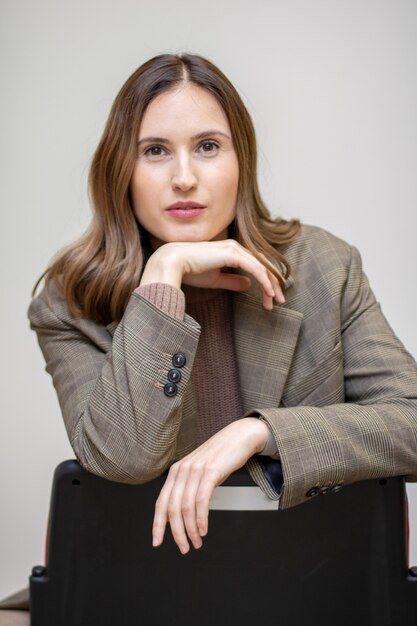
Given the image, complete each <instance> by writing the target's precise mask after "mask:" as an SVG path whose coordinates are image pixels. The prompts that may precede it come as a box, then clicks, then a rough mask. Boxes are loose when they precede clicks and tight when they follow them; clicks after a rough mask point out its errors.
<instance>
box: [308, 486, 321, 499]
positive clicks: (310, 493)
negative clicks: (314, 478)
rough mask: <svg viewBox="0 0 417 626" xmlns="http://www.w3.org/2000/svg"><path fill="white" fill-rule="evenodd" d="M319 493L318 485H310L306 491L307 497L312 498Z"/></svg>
mask: <svg viewBox="0 0 417 626" xmlns="http://www.w3.org/2000/svg"><path fill="white" fill-rule="evenodd" d="M319 493H320V487H312V488H311V489H309V490H308V491H307V493H306V496H307V498H314V496H318V494H319Z"/></svg>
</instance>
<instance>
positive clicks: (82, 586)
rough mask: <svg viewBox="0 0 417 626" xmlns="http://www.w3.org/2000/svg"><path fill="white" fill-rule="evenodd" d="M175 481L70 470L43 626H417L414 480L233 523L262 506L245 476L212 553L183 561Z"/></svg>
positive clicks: (35, 591) (370, 485)
mask: <svg viewBox="0 0 417 626" xmlns="http://www.w3.org/2000/svg"><path fill="white" fill-rule="evenodd" d="M165 478H166V475H164V476H161V477H160V478H158V479H156V480H154V481H152V482H150V483H147V484H144V485H135V486H132V485H125V484H120V483H113V482H110V481H106V480H103V479H100V478H98V477H96V476H93V475H92V474H89V473H87V472H85V471H84V470H83V469H81V467H80V466H79V465H78V463H76V462H75V461H66V462H64V463H61V464H60V465H59V466H58V467H57V469H56V471H55V475H54V480H53V489H52V498H51V508H50V523H49V530H48V544H47V563H46V566H45V567H43V566H40V567H39V566H38V567H35V568H34V570H33V573H32V576H31V578H30V593H31V616H32V617H31V620H32V621H31V624H32V626H58V625H59V626H133V625H134V626H138V625H139V626H140V625H143V626H162V625H164V626H166V625H167V624H174V625H175V626H176V625H178V626H191V625H193V626H196V625H197V624H198V626H223V625H225V626H234V625H236V626H246V625H248V626H249V625H250V626H253V624H255V623H261V624H271V625H272V624H282V625H285V626H300V625H308V626H316V625H317V626H345V625H346V626H352V624H358V626H368V625H372V626H411V625H413V626H416V625H417V578H413V577H412V575H411V574H412V572H411V573H410V572H409V571H408V565H407V554H406V552H407V547H406V496H405V486H404V481H403V479H401V478H391V479H388V480H373V481H364V482H361V483H356V484H354V485H348V486H345V487H344V488H343V489H342V490H341V491H340V492H338V493H337V494H328V495H327V496H326V497H322V496H318V497H317V498H314V499H312V500H311V501H309V502H308V503H306V504H303V505H301V506H298V507H295V508H293V509H288V510H285V511H278V510H277V509H276V507H275V508H273V509H270V510H268V509H263V510H222V508H224V507H223V505H222V501H223V499H224V495H225V494H226V501H228V502H230V501H231V500H233V498H236V494H237V498H238V501H240V502H241V503H242V501H244V502H246V496H244V497H242V494H244V493H246V495H248V494H249V495H250V494H251V493H252V494H255V495H256V494H257V496H259V494H260V490H259V488H258V487H256V486H254V483H253V482H252V479H251V478H250V476H249V474H248V473H247V472H246V470H244V469H242V470H239V471H238V472H236V473H234V474H232V475H231V476H230V477H229V478H228V479H227V481H226V482H225V483H224V485H223V486H222V487H219V488H217V489H218V491H217V493H216V495H215V497H213V502H214V508H213V509H212V510H211V511H210V515H209V532H208V535H207V537H206V538H205V539H204V545H203V547H202V548H201V549H200V550H194V549H193V548H191V551H190V552H189V553H188V554H187V555H184V556H183V555H181V554H180V552H179V550H178V548H177V546H176V545H175V544H174V542H173V540H172V537H171V534H170V530H169V528H167V531H166V533H165V540H164V543H163V544H162V546H160V547H159V548H152V545H151V528H152V520H153V514H154V505H155V501H156V498H157V496H158V494H159V491H160V489H161V488H162V485H163V483H164V480H165ZM227 489H230V491H229V492H227V491H226V490H227ZM250 490H252V491H250ZM228 493H230V494H231V495H230V497H227V494H228ZM239 494H240V496H239ZM263 498H266V497H264V496H263V494H260V497H258V501H259V502H260V503H261V504H260V507H259V508H261V509H262V508H263V506H262V499H263ZM256 499H257V498H256V497H255V498H254V501H255V502H256ZM249 500H251V498H250V497H249ZM253 506H255V508H256V507H257V505H256V503H255V505H252V504H251V503H250V502H249V504H247V502H246V504H243V505H241V504H238V505H237V508H238V509H239V508H240V509H242V508H243V509H251V508H253Z"/></svg>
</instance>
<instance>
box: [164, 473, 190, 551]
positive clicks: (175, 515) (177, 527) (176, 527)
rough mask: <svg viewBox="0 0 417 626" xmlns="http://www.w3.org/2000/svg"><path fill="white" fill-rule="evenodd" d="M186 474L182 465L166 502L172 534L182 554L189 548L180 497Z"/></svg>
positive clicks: (182, 492) (181, 496)
mask: <svg viewBox="0 0 417 626" xmlns="http://www.w3.org/2000/svg"><path fill="white" fill-rule="evenodd" d="M187 474H188V468H187V467H185V468H184V466H183V468H180V470H179V472H178V474H177V477H176V481H175V485H174V487H173V488H172V491H171V494H170V498H169V502H168V519H169V524H170V526H171V532H172V536H173V538H174V541H175V543H176V544H177V546H178V547H179V549H180V551H181V552H182V554H186V553H187V552H188V551H189V549H190V546H189V543H188V540H187V535H186V533H185V528H184V520H183V516H182V498H183V494H184V489H185V484H186V479H187Z"/></svg>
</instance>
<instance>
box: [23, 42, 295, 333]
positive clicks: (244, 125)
mask: <svg viewBox="0 0 417 626" xmlns="http://www.w3.org/2000/svg"><path fill="white" fill-rule="evenodd" d="M182 81H188V82H191V83H194V84H195V85H198V86H200V87H203V88H204V89H207V90H208V91H209V92H210V93H211V94H213V96H214V97H215V98H216V100H217V101H218V102H219V104H220V106H221V107H222V109H223V110H224V112H225V114H226V116H227V119H228V121H229V125H230V129H231V134H232V139H233V144H234V148H235V151H236V154H237V158H238V164H239V184H238V194H237V208H236V218H235V222H234V232H233V237H234V238H235V239H236V240H237V241H238V242H239V243H241V244H242V245H243V246H245V247H246V248H247V249H248V250H250V251H251V252H252V253H253V254H254V256H256V257H257V258H258V259H260V260H261V261H262V262H263V263H264V264H265V259H264V257H262V256H261V255H264V256H266V257H267V258H273V259H276V260H277V261H278V262H279V263H280V265H281V267H282V268H283V272H282V275H281V274H280V273H279V272H278V271H277V270H276V269H275V266H273V265H271V266H270V265H268V268H269V269H270V270H271V271H273V272H274V274H275V275H276V276H277V277H278V279H279V281H280V283H281V286H284V283H285V278H286V277H287V276H288V273H289V266H288V263H287V261H286V260H285V258H284V257H283V255H282V254H281V253H280V252H279V250H278V249H277V246H278V245H280V244H281V245H282V244H287V243H289V242H290V241H292V240H293V239H294V238H295V236H296V235H297V234H298V231H299V228H300V224H299V222H298V220H290V221H286V220H284V219H281V218H275V219H274V218H271V216H270V214H269V211H268V209H267V208H266V206H265V204H264V203H263V201H262V198H261V196H260V193H259V189H258V183H257V149H256V138H255V131H254V127H253V123H252V120H251V118H250V115H249V113H248V111H247V110H246V107H245V105H244V104H243V102H242V100H241V98H240V96H239V94H238V93H237V91H236V89H235V88H234V86H233V85H232V83H231V82H230V81H229V80H228V78H227V77H226V76H225V75H224V74H223V73H222V72H221V71H220V70H219V69H218V68H217V67H216V66H215V65H214V64H213V63H211V62H210V61H209V60H207V59H205V58H203V57H201V56H198V55H194V54H178V55H174V54H161V55H159V56H156V57H154V58H152V59H150V60H149V61H147V62H146V63H144V64H143V65H141V67H139V68H138V69H137V70H136V71H135V72H134V73H133V74H132V75H131V76H130V78H128V80H127V81H126V82H125V84H124V85H123V87H122V88H121V90H120V92H119V93H118V95H117V97H116V99H115V101H114V103H113V106H112V109H111V111H110V115H109V118H108V120H107V123H106V126H105V129H104V133H103V136H102V138H101V140H100V143H99V145H98V147H97V150H96V152H95V154H94V157H93V160H92V164H91V169H90V173H89V193H90V199H91V204H92V209H93V219H92V222H91V224H90V227H89V228H88V230H87V231H86V232H85V234H84V235H83V236H82V237H81V238H80V239H78V240H77V241H75V242H74V243H73V244H71V245H70V246H69V247H67V248H66V249H65V250H64V251H61V252H60V253H59V255H58V257H57V258H56V259H55V260H54V261H53V262H52V264H51V265H50V267H48V269H47V270H46V272H45V273H44V274H43V275H42V276H41V278H40V279H39V281H38V282H37V284H36V285H35V288H34V293H35V291H36V288H37V286H38V285H39V282H40V281H41V280H42V278H43V277H45V286H46V290H47V291H48V288H49V284H50V282H51V281H53V282H54V284H55V285H56V287H57V288H58V289H59V290H60V292H61V293H62V295H63V297H64V298H65V301H66V303H67V306H68V308H69V311H70V312H71V314H73V315H74V316H77V317H84V318H87V319H91V320H95V321H96V322H99V323H101V324H108V323H110V322H112V321H119V320H120V319H121V317H122V316H123V313H124V310H125V308H126V305H127V302H128V300H129V298H130V295H131V293H132V291H133V290H134V289H135V288H136V287H137V286H138V284H139V281H140V276H141V273H142V269H143V267H144V263H145V260H146V259H145V246H146V243H145V242H146V239H147V238H146V233H145V232H144V229H143V228H141V226H140V224H138V222H137V220H136V218H135V215H134V212H133V210H132V204H131V199H130V193H129V185H130V181H131V178H132V174H133V170H134V166H135V161H136V159H137V139H138V135H139V127H140V124H141V121H142V119H143V115H144V113H145V110H146V107H147V106H148V105H149V103H150V102H151V101H152V100H153V98H155V97H156V96H158V95H159V94H161V93H163V92H166V91H169V90H170V89H174V88H176V87H178V85H179V83H181V82H182ZM267 263H268V261H267Z"/></svg>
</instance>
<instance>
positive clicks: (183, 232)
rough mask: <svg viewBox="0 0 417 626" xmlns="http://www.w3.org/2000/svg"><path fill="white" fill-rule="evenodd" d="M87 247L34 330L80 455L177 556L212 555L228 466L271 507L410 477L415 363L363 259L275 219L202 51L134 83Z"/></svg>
mask: <svg viewBox="0 0 417 626" xmlns="http://www.w3.org/2000/svg"><path fill="white" fill-rule="evenodd" d="M90 190H91V197H92V203H93V208H94V218H93V221H92V225H91V228H90V229H89V231H88V232H87V233H86V234H85V235H84V236H83V237H82V238H81V239H80V240H79V241H77V242H76V243H75V244H73V245H72V246H70V247H69V248H68V249H67V250H66V251H64V252H63V253H61V255H60V256H59V257H58V258H57V260H56V261H55V262H54V263H53V264H52V265H51V267H50V268H49V269H48V270H47V272H46V286H45V289H44V290H43V291H42V292H41V293H40V295H38V296H37V297H35V298H34V300H33V301H32V304H31V306H30V312H29V316H30V320H31V325H32V328H33V329H34V330H35V331H36V332H37V335H38V339H39V343H40V346H41V349H42V351H43V354H44V356H45V359H46V363H47V370H48V372H49V373H50V374H51V375H52V378H53V382H54V385H55V388H56V390H57V393H58V397H59V401H60V405H61V408H62V412H63V416H64V420H65V424H66V428H67V431H68V435H69V438H70V441H71V444H72V446H73V449H74V452H75V454H76V457H77V459H78V460H79V462H80V463H81V465H83V466H84V467H85V468H86V469H87V470H89V471H91V472H93V473H95V474H98V475H101V476H104V477H106V478H108V479H111V480H116V481H122V482H131V483H141V482H146V481H149V480H152V479H153V478H155V477H156V476H158V475H160V474H161V473H162V472H163V471H164V470H166V469H167V468H168V467H170V470H169V474H168V477H167V479H166V482H165V485H164V487H163V489H162V491H161V493H160V496H159V498H158V501H157V503H156V508H155V518H154V525H153V545H155V546H157V545H160V544H161V542H162V541H163V537H164V531H165V527H166V524H167V522H169V523H170V527H171V531H172V534H173V537H174V540H175V542H176V543H177V545H178V547H179V549H180V551H181V552H182V553H186V552H187V551H188V550H189V549H190V546H189V542H191V543H192V545H193V546H194V547H195V548H199V547H200V546H201V545H202V537H204V535H206V534H207V532H208V510H209V502H210V498H211V495H212V493H213V490H214V488H215V487H216V485H218V484H220V483H221V482H222V481H224V480H225V478H226V477H227V476H228V475H229V474H230V473H231V472H233V471H234V470H236V469H238V468H239V467H242V466H243V465H245V464H246V465H247V467H248V469H249V471H250V473H251V475H252V477H253V478H254V480H255V481H256V482H257V483H258V484H259V485H260V487H261V488H262V489H263V490H264V491H265V493H267V495H268V496H269V497H270V498H275V499H280V507H281V508H287V507H290V506H294V505H297V504H300V503H302V502H304V501H306V500H308V499H309V498H311V497H314V496H316V495H319V494H324V493H327V492H331V491H333V492H336V491H338V490H339V489H340V488H342V485H343V484H346V483H351V482H353V481H356V480H363V479H367V478H376V477H383V476H394V475H405V476H406V477H407V478H408V479H410V480H416V479H417V455H416V439H417V398H416V392H417V366H416V363H415V362H414V360H413V359H412V358H411V356H410V355H409V354H408V353H407V352H406V350H405V349H404V347H403V346H402V344H401V343H400V341H399V340H398V339H397V338H396V337H395V335H394V334H393V332H392V330H391V329H390V327H389V326H388V324H387V322H386V320H385V318H384V317H383V315H382V313H381V311H380V309H379V306H378V304H377V302H376V301H375V298H374V296H373V294H372V292H371V290H370V288H369V285H368V282H367V280H366V278H365V276H364V275H363V273H362V270H361V262H360V257H359V254H358V252H357V251H356V250H355V249H354V248H352V247H350V246H349V245H348V244H346V243H345V242H343V241H341V240H340V239H338V238H336V237H334V236H332V235H330V234H329V233H327V232H325V231H323V230H321V229H318V228H314V227H308V226H301V225H300V224H299V223H298V222H297V221H294V220H293V221H285V220H283V219H280V218H278V219H273V218H271V217H270V215H269V213H268V211H267V209H266V207H265V205H264V204H263V202H262V200H261V197H260V194H259V190H258V186H257V181H256V144H255V135H254V130H253V126H252V122H251V119H250V117H249V114H248V112H247V111H246V109H245V107H244V105H243V103H242V101H241V99H240V97H239V95H238V94H237V92H236V90H235V89H234V87H233V86H232V85H231V83H230V82H229V81H228V79H227V78H226V77H225V76H224V75H223V74H222V73H221V72H220V70H219V69H218V68H216V67H215V66H214V65H213V64H211V63H210V62H209V61H207V60H205V59H203V58H201V57H199V56H196V55H187V54H184V55H161V56H158V57H155V58H153V59H151V60H149V61H148V62H146V63H145V64H144V65H142V66H141V67H140V68H139V69H138V70H137V71H136V72H135V73H134V74H133V75H132V76H131V77H130V78H129V79H128V80H127V82H126V83H125V85H124V86H123V87H122V89H121V91H120V93H119V94H118V96H117V98H116V100H115V102H114V105H113V108H112V111H111V113H110V116H109V120H108V122H107V125H106V128H105V131H104V134H103V137H102V139H101V141H100V144H99V146H98V148H97V151H96V153H95V156H94V159H93V162H92V167H91V172H90Z"/></svg>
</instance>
